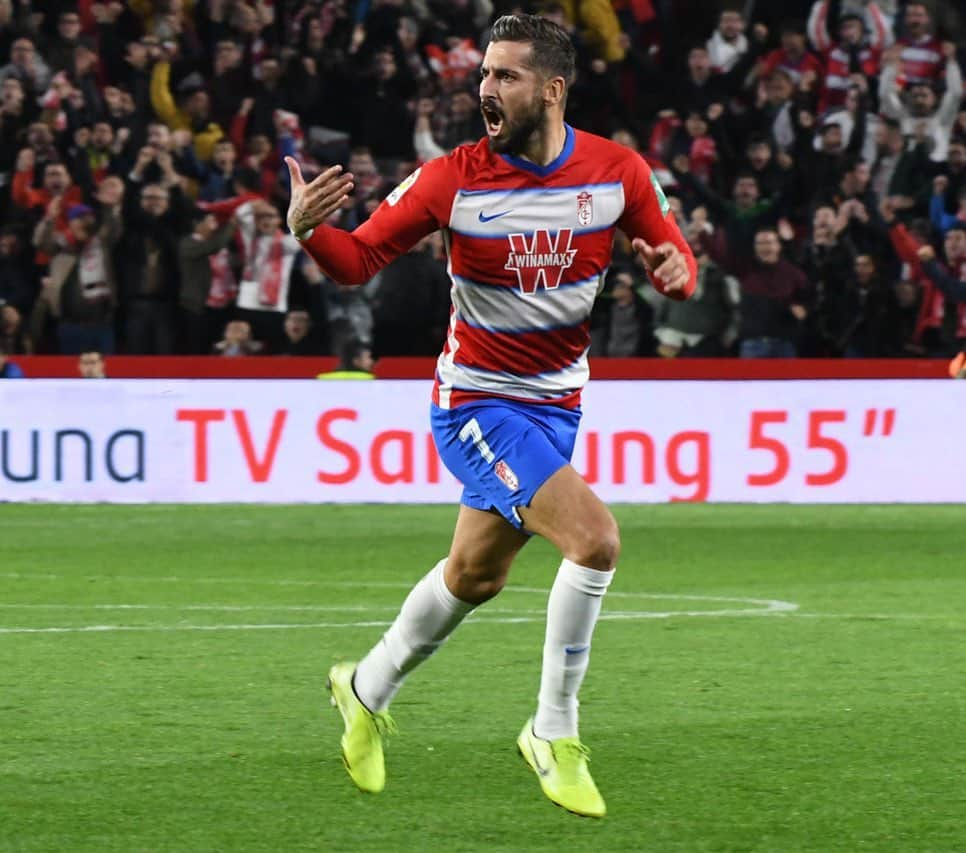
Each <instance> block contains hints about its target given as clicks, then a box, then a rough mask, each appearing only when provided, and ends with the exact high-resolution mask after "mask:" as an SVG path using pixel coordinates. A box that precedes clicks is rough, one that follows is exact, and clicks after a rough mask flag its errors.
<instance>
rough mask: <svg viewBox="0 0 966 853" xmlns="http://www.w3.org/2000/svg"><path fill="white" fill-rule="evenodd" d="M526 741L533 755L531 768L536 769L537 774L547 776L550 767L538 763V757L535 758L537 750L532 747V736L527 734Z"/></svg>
mask: <svg viewBox="0 0 966 853" xmlns="http://www.w3.org/2000/svg"><path fill="white" fill-rule="evenodd" d="M527 741H528V742H529V745H530V754H531V755H532V756H533V769H534V770H536V771H537V775H538V776H543V777H546V776H549V775H550V768H549V767H544V766H543V765H542V764H541V763H540V759H539V758H537V751H536V749H534V748H533V737H532V736H531V735H529V734H528V735H527Z"/></svg>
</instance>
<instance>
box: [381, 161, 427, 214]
mask: <svg viewBox="0 0 966 853" xmlns="http://www.w3.org/2000/svg"><path fill="white" fill-rule="evenodd" d="M421 171H422V166H420V167H419V168H418V169H417V170H416V171H415V172H413V173H412V174H411V175H410V176H409V177H408V178H405V179H404V180H403V182H402V183H401V184H400V185H399V186H398V187H396V189H394V190H393V191H392V192H391V193H389V195H387V196H386V201H387V202H388V203H389V206H390V207H393V206H395V205H396V203H397V202H398V201H399V199H401V198H402V197H403V196H404V195H406V191H407V190H408V189H409V188H410V187H411V186H412V185H413V184H415V183H416V179H417V178H418V177H419V173H420V172H421Z"/></svg>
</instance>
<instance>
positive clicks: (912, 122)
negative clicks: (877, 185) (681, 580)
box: [879, 3, 963, 162]
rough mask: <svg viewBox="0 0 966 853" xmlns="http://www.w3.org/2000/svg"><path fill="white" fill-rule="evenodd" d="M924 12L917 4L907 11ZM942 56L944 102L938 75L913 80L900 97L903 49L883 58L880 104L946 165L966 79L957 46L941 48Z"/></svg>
mask: <svg viewBox="0 0 966 853" xmlns="http://www.w3.org/2000/svg"><path fill="white" fill-rule="evenodd" d="M914 8H924V7H923V6H922V4H918V3H914V4H912V5H911V6H908V7H907V17H908V11H909V10H910V9H914ZM941 51H942V53H941V54H940V55H942V56H945V57H946V90H945V93H944V94H943V96H942V99H941V100H940V99H939V98H937V96H936V90H935V86H936V82H935V75H927V74H925V70H924V69H923V76H921V77H910V78H908V82H907V84H906V87H905V89H904V90H903V91H902V92H901V93H900V88H899V84H898V77H899V73H900V64H899V62H900V56H901V55H903V54H902V52H901V51H900V49H899V46H898V45H896V46H895V47H893V48H891V49H889V50H887V51H886V53H885V55H884V57H883V63H884V64H883V69H882V76H881V77H880V78H879V101H880V103H881V105H882V112H883V113H884V114H885V115H886V116H888V117H889V118H894V119H897V120H898V121H899V123H900V124H901V126H902V132H903V133H904V134H905V135H907V136H914V137H916V138H917V139H923V140H928V144H929V146H930V149H931V150H930V155H929V156H930V159H931V160H933V161H934V162H942V161H943V160H945V159H946V155H947V152H948V150H949V139H950V135H951V132H952V129H953V125H954V124H955V123H956V119H957V117H958V113H959V102H960V100H961V98H962V96H963V78H962V74H961V73H960V69H959V63H958V62H957V61H956V49H955V46H954V45H953V44H951V43H949V42H947V43H946V44H943V45H942V46H941Z"/></svg>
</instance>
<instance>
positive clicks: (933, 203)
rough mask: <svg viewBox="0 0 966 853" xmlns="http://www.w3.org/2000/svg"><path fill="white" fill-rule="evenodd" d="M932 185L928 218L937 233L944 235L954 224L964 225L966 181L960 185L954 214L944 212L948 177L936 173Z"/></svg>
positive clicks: (965, 220)
mask: <svg viewBox="0 0 966 853" xmlns="http://www.w3.org/2000/svg"><path fill="white" fill-rule="evenodd" d="M932 186H933V194H932V199H931V200H930V202H929V218H930V219H931V220H932V224H933V226H934V227H935V228H936V230H937V231H938V232H939V234H940V235H942V236H945V234H946V232H947V231H948V230H949V229H950V228H952V227H953V226H956V225H961V226H966V183H964V184H962V185H961V186H960V189H959V196H958V198H957V199H956V201H957V205H956V213H955V214H950V213H946V190H947V189H948V188H949V178H947V177H946V176H945V175H936V177H935V178H933V184H932Z"/></svg>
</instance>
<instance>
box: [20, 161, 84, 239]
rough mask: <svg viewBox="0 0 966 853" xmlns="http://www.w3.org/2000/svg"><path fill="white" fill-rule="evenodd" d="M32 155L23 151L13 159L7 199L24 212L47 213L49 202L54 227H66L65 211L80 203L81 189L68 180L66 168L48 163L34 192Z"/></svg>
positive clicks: (69, 177) (59, 164)
mask: <svg viewBox="0 0 966 853" xmlns="http://www.w3.org/2000/svg"><path fill="white" fill-rule="evenodd" d="M35 162H36V155H35V153H34V150H33V149H32V148H24V149H23V150H21V152H20V153H19V154H18V155H17V171H16V174H15V175H14V176H13V187H12V188H11V193H10V197H11V199H12V200H13V203H14V204H16V205H17V206H19V207H21V208H23V209H24V210H30V211H32V210H34V209H36V208H44V209H47V208H48V207H49V206H50V204H51V203H52V202H53V203H54V204H55V205H56V214H57V216H56V219H57V225H58V227H59V228H61V229H66V227H67V218H66V216H67V210H68V209H69V208H70V207H71V206H72V205H75V204H80V203H81V201H82V200H83V198H82V194H81V189H80V187H78V186H77V185H76V184H74V183H73V181H72V180H71V176H70V173H69V172H68V171H67V167H66V166H65V165H64V164H63V163H60V162H56V161H48V162H47V163H46V165H45V166H44V178H43V184H42V185H41V186H40V187H37V188H35V187H34V186H33V181H34V163H35Z"/></svg>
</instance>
